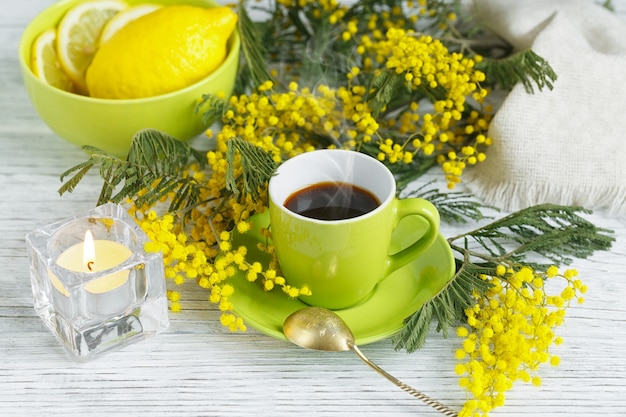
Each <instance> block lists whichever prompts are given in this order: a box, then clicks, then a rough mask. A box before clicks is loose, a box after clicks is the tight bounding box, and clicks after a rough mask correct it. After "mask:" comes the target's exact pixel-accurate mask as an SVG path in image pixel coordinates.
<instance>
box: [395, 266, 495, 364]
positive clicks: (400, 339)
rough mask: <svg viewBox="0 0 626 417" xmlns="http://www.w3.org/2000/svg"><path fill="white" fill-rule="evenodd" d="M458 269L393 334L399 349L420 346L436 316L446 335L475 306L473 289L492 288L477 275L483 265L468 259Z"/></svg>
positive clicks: (441, 329)
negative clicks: (434, 295)
mask: <svg viewBox="0 0 626 417" xmlns="http://www.w3.org/2000/svg"><path fill="white" fill-rule="evenodd" d="M457 268H458V271H457V273H456V274H455V276H454V278H453V279H452V281H450V283H449V284H448V285H447V286H446V288H445V289H444V290H443V291H441V292H440V293H439V294H438V295H437V296H436V297H434V298H432V299H431V300H430V301H428V302H427V303H425V304H424V305H423V306H422V307H421V308H420V309H419V310H418V311H417V312H415V313H414V314H413V315H411V316H410V317H409V318H408V319H407V320H406V321H405V325H404V327H402V329H401V330H400V332H399V333H398V334H396V335H395V336H394V337H393V339H392V342H393V343H394V347H395V349H396V350H400V349H404V350H406V351H407V352H408V353H413V352H415V351H416V350H417V349H419V348H421V347H422V346H423V345H424V343H425V342H426V338H427V337H428V332H429V330H430V324H431V323H432V322H433V319H436V321H437V331H439V332H442V334H443V335H444V337H447V336H448V331H449V329H450V328H451V327H452V326H454V325H456V324H458V323H460V322H461V321H462V318H463V317H464V316H465V310H466V309H467V308H469V307H471V306H473V305H474V303H475V300H474V298H473V294H474V291H478V292H479V293H484V292H486V291H487V290H488V289H489V285H490V284H489V283H488V282H486V281H483V280H481V279H480V278H479V277H478V275H479V274H480V273H485V272H486V271H485V270H484V268H481V267H476V266H474V265H472V264H470V263H467V262H459V265H457Z"/></svg>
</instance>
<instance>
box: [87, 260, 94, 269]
mask: <svg viewBox="0 0 626 417" xmlns="http://www.w3.org/2000/svg"><path fill="white" fill-rule="evenodd" d="M94 263H95V262H94V261H89V262H87V268H88V269H89V270H90V271H92V270H93V268H92V266H93V264H94Z"/></svg>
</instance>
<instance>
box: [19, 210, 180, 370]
mask: <svg viewBox="0 0 626 417" xmlns="http://www.w3.org/2000/svg"><path fill="white" fill-rule="evenodd" d="M147 242H149V238H148V236H147V235H146V234H145V233H144V232H143V231H142V230H141V228H140V227H139V225H138V224H137V222H136V221H135V219H133V218H132V217H131V216H129V214H128V212H127V211H126V210H125V209H124V207H122V206H119V205H117V204H113V203H107V204H104V205H101V206H99V207H96V208H95V209H92V210H90V211H88V212H85V213H81V214H78V215H76V216H72V217H69V218H67V219H62V220H59V221H57V222H55V223H52V224H49V225H47V226H43V227H40V228H38V229H35V230H33V231H31V232H30V233H28V234H27V235H26V243H27V250H28V255H29V260H30V278H31V286H32V289H33V297H34V303H35V310H36V312H37V314H38V315H39V316H40V317H41V318H42V319H43V321H44V323H45V324H46V326H47V327H48V328H49V329H50V331H52V333H53V334H54V335H55V336H56V337H57V338H58V339H59V341H60V342H61V343H62V345H63V347H64V348H65V349H66V350H67V351H68V353H70V354H71V355H72V358H73V359H76V360H78V361H84V360H89V359H92V358H95V357H97V356H100V355H102V354H103V353H105V352H108V351H110V350H114V349H117V348H120V347H122V346H125V345H127V344H129V343H132V342H134V341H138V340H141V339H144V338H146V337H149V336H153V335H156V334H158V333H160V332H162V331H163V330H165V329H166V328H167V327H168V325H169V320H168V317H167V297H166V295H165V291H166V288H165V274H164V266H163V257H162V255H161V254H160V253H147V252H146V251H145V250H144V246H145V244H146V243H147Z"/></svg>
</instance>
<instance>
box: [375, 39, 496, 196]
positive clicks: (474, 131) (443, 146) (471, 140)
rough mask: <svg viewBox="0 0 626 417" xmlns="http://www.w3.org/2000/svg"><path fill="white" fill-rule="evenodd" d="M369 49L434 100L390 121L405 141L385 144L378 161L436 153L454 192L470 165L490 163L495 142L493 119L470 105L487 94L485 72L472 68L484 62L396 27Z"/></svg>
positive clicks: (407, 159)
mask: <svg viewBox="0 0 626 417" xmlns="http://www.w3.org/2000/svg"><path fill="white" fill-rule="evenodd" d="M364 38H365V39H367V38H366V37H364ZM365 51H372V52H373V53H374V56H375V60H376V61H377V62H379V63H381V64H382V63H384V65H385V68H387V69H390V70H393V71H395V72H396V73H397V74H401V75H403V76H404V80H405V82H406V86H407V88H409V89H412V90H419V89H420V88H427V89H429V90H431V91H432V94H433V96H436V99H434V100H433V101H432V102H428V103H427V105H425V107H426V109H424V110H422V109H421V107H422V106H420V103H418V102H415V101H413V102H411V103H410V105H409V106H407V107H406V108H405V109H402V110H401V111H400V112H399V114H396V115H394V117H393V118H389V119H387V120H386V126H387V127H388V128H389V129H394V130H395V131H396V132H397V133H399V134H401V135H402V136H401V138H405V139H404V142H400V141H399V140H397V141H395V142H394V141H392V142H389V141H387V142H386V143H384V144H381V147H380V150H381V153H380V154H379V159H388V160H389V161H390V162H395V161H404V162H410V161H411V160H412V156H413V155H415V154H417V153H418V152H421V153H423V155H425V156H432V155H436V157H437V162H438V163H439V164H440V165H441V166H442V169H443V171H444V173H445V175H446V179H447V181H448V186H449V187H450V188H453V187H454V185H455V184H457V183H459V182H460V181H461V174H462V173H463V170H464V169H465V167H466V166H468V165H475V164H477V163H478V162H482V161H484V160H485V159H486V155H485V153H484V152H483V151H482V148H484V147H485V146H489V145H490V144H491V139H490V138H489V137H487V136H486V134H487V129H488V127H489V116H488V115H483V114H481V113H480V112H478V111H477V110H471V109H470V108H469V107H468V105H467V101H468V99H472V100H473V101H474V102H475V103H477V104H478V105H482V103H483V102H484V99H485V97H486V96H487V90H486V89H484V88H481V87H480V82H481V81H484V80H485V74H484V73H482V72H481V71H478V70H476V69H475V68H474V67H475V64H476V62H479V61H480V59H481V58H480V57H475V58H473V59H471V58H468V57H465V56H463V55H462V54H460V53H451V52H449V51H448V49H447V48H446V47H445V46H444V45H443V44H442V43H441V42H440V41H439V40H437V39H433V38H432V37H431V36H426V35H417V34H416V33H415V32H413V31H405V30H402V29H395V28H391V29H389V30H388V31H387V33H386V37H385V38H384V39H381V40H379V41H376V42H368V43H367V47H366V48H365Z"/></svg>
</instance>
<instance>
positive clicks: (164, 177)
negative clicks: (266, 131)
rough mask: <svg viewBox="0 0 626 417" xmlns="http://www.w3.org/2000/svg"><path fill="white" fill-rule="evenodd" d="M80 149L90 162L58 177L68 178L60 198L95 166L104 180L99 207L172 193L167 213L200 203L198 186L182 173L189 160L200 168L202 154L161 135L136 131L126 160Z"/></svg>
mask: <svg viewBox="0 0 626 417" xmlns="http://www.w3.org/2000/svg"><path fill="white" fill-rule="evenodd" d="M83 149H84V150H85V151H86V152H87V154H88V155H89V159H88V160H87V161H85V162H83V163H81V164H78V165H76V166H74V167H72V168H70V169H68V170H67V171H65V172H64V173H63V174H61V181H64V180H65V179H66V177H69V179H68V180H67V181H66V182H65V183H64V184H63V185H62V186H61V188H60V189H59V194H60V195H63V194H65V193H66V192H72V191H73V190H74V188H75V187H76V186H77V185H78V183H79V182H80V181H81V180H82V179H83V178H84V177H85V175H87V173H88V172H89V171H90V170H91V169H92V168H94V167H98V168H99V173H100V177H101V178H102V180H103V185H102V189H101V191H100V196H99V197H98V203H97V204H98V205H100V204H104V203H106V202H109V201H111V202H115V203H121V202H123V201H124V200H125V199H126V198H132V199H134V200H135V201H136V204H137V205H140V206H141V205H143V204H150V205H152V204H154V203H156V202H157V201H159V200H161V199H162V198H163V197H165V196H167V195H168V194H169V193H171V192H174V193H175V195H174V198H172V199H171V203H170V207H169V211H177V210H181V209H182V210H184V209H187V208H189V207H192V206H194V205H195V204H197V203H199V201H198V200H199V197H200V189H201V185H200V184H199V183H197V182H196V181H195V180H194V179H193V177H192V176H187V175H184V173H185V172H186V167H187V165H188V163H189V161H190V160H192V159H195V161H196V162H197V163H199V164H200V165H201V166H204V165H205V162H206V160H205V158H204V156H203V155H202V153H200V152H198V151H196V150H194V149H193V148H191V147H190V146H189V145H188V144H187V143H185V142H182V141H179V140H177V139H176V138H174V137H172V136H170V135H168V134H166V133H164V132H160V131H158V130H154V129H145V130H141V131H139V132H138V133H137V134H136V135H135V136H134V137H133V140H132V145H131V148H130V151H129V153H128V158H127V159H125V160H124V159H120V158H118V157H116V156H114V155H111V154H109V153H107V152H104V151H102V150H100V149H98V148H94V147H91V146H84V147H83ZM142 190H146V192H145V194H143V193H140V191H142Z"/></svg>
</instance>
